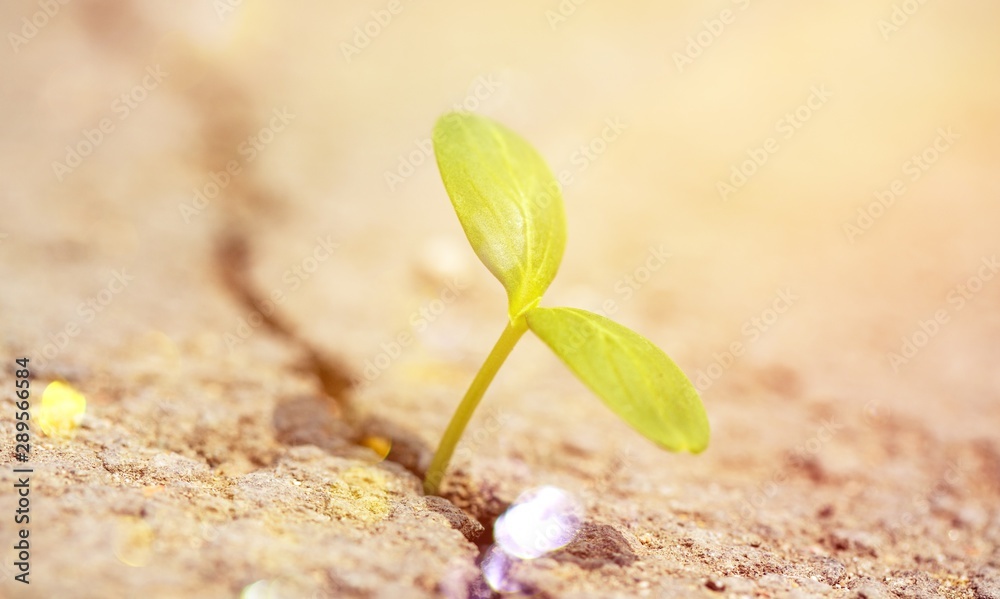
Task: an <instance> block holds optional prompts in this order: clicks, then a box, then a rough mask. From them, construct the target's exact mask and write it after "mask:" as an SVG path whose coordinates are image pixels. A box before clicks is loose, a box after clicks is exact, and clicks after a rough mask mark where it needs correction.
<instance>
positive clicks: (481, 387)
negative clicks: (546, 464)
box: [424, 316, 528, 495]
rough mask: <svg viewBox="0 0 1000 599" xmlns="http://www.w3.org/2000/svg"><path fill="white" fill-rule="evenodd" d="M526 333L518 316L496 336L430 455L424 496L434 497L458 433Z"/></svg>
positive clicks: (526, 324) (459, 437) (458, 435)
mask: <svg viewBox="0 0 1000 599" xmlns="http://www.w3.org/2000/svg"><path fill="white" fill-rule="evenodd" d="M527 330H528V323H527V321H525V319H524V316H518V317H517V318H516V319H515V320H514V321H513V322H508V323H507V326H506V327H505V328H504V330H503V333H501V334H500V338H499V339H497V343H496V345H494V346H493V351H491V352H490V355H489V356H487V357H486V361H485V362H484V363H483V365H482V367H481V368H480V369H479V372H478V373H476V378H474V379H472V384H471V385H469V390H468V391H466V392H465V397H463V398H462V403H460V404H458V409H457V410H455V415H454V416H452V417H451V422H449V423H448V428H447V429H445V431H444V436H442V437H441V443H440V444H439V445H438V448H437V451H436V452H435V453H434V459H432V460H431V465H430V467H429V468H428V469H427V475H426V476H425V477H424V493H426V494H427V495H437V494H438V489H439V488H440V487H441V479H442V478H444V473H445V471H446V470H447V469H448V463H449V462H450V461H451V456H452V454H454V453H455V447H456V446H457V445H458V440H459V439H461V438H462V433H463V432H464V431H465V427H466V425H468V424H469V419H470V418H472V413H473V412H474V411H475V410H476V406H478V405H479V400H481V399H482V398H483V394H484V393H486V388H487V387H489V386H490V383H491V382H493V377H494V376H496V374H497V371H498V370H500V367H501V366H503V363H504V360H506V359H507V356H508V355H510V351H511V350H512V349H514V345H515V344H516V343H517V340H518V339H520V338H521V335H524V332H525V331H527Z"/></svg>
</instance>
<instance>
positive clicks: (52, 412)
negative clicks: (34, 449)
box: [33, 381, 87, 437]
mask: <svg viewBox="0 0 1000 599" xmlns="http://www.w3.org/2000/svg"><path fill="white" fill-rule="evenodd" d="M86 411H87V398H86V397H84V396H83V394H81V393H80V392H79V391H77V390H76V389H74V388H73V387H71V386H69V385H68V384H66V383H62V382H59V381H55V382H52V383H49V385H48V386H47V387H45V391H44V392H42V405H40V406H38V407H37V408H36V409H35V410H34V412H35V413H34V415H33V419H34V421H35V424H36V425H38V428H39V429H40V430H41V431H42V434H44V435H45V436H47V437H60V436H66V435H69V434H70V433H72V432H73V431H74V430H75V429H76V427H77V426H79V425H80V421H81V420H83V414H84V412H86Z"/></svg>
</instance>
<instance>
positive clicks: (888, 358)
mask: <svg viewBox="0 0 1000 599" xmlns="http://www.w3.org/2000/svg"><path fill="white" fill-rule="evenodd" d="M998 18H1000V8H998V7H997V6H996V5H994V4H992V3H987V2H981V1H979V2H977V1H960V2H950V3H945V2H918V1H917V0H885V1H882V2H874V3H873V2H861V1H853V0H852V1H845V2H838V3H807V4H789V3H774V2H758V1H756V0H734V1H716V2H709V3H698V2H674V3H669V4H663V3H657V2H652V1H632V2H602V1H599V0H589V1H584V0H551V1H549V2H518V1H514V2H506V3H492V2H457V1H445V2H420V1H416V0H389V1H386V0H365V1H363V2H352V3H332V4H328V3H318V2H310V3H292V4H286V3H278V2H271V1H267V0H258V1H249V0H246V1H244V0H204V1H201V2H173V3H161V2H153V1H149V2H139V1H116V2H111V1H108V0H72V1H71V2H66V3H61V2H56V1H55V0H53V1H52V2H51V4H47V3H45V2H40V3H34V2H26V1H18V2H5V3H4V5H3V7H2V8H0V22H2V23H3V27H2V30H3V31H4V32H5V33H6V34H7V35H6V36H5V39H6V42H7V46H8V47H7V48H6V49H5V50H4V51H2V52H0V63H2V69H3V73H4V84H3V86H2V91H0V93H2V105H3V107H4V110H3V114H2V116H0V131H2V136H0V155H2V156H3V160H0V181H2V184H0V210H2V215H3V216H2V218H0V274H2V277H3V281H4V284H3V293H2V294H0V312H2V313H3V330H2V333H3V337H2V339H3V344H4V346H5V353H7V354H9V355H11V356H13V355H30V356H32V357H33V358H34V359H36V364H37V366H36V368H37V370H36V373H37V376H40V377H43V378H46V377H47V378H49V379H54V378H60V377H61V378H69V379H75V380H76V381H77V383H78V384H83V386H86V385H87V384H89V385H90V386H91V387H92V388H96V389H100V390H101V391H100V392H98V393H96V396H97V397H96V399H95V401H96V402H97V404H98V405H100V404H101V402H105V403H107V404H111V403H113V402H115V401H119V400H122V398H123V395H122V394H121V393H117V394H116V392H115V391H114V390H115V389H116V388H117V387H116V386H117V385H118V383H115V382H114V381H116V380H119V381H120V380H127V379H130V377H135V376H146V375H148V376H154V375H153V374H149V373H150V372H157V371H163V370H164V369H165V368H167V367H166V366H164V364H170V363H172V362H171V360H173V361H176V360H180V361H181V362H183V361H184V360H185V355H188V356H193V355H195V353H196V352H195V349H193V348H198V350H197V351H198V352H201V353H200V354H198V355H200V356H202V358H200V359H199V360H200V362H199V363H200V364H201V368H202V369H203V372H202V375H203V378H202V379H199V380H202V381H204V380H209V379H212V377H215V379H217V380H218V384H219V385H221V386H223V387H224V386H225V384H226V381H227V380H229V379H232V378H233V377H236V378H239V377H243V376H246V373H247V372H251V371H253V370H254V369H258V368H262V367H267V368H270V367H271V366H270V364H273V363H276V362H278V363H282V364H286V365H292V366H290V367H292V368H294V363H295V362H296V360H297V358H295V357H294V356H292V357H289V355H288V354H286V353H285V351H284V350H283V349H282V347H281V345H280V343H278V342H273V341H269V340H268V339H271V337H270V336H269V335H267V334H266V333H264V334H261V333H260V329H261V327H260V323H259V322H257V324H256V325H255V324H254V322H255V321H254V318H253V317H252V312H253V311H252V310H250V309H248V308H247V306H245V305H241V304H240V303H239V302H238V301H234V299H233V297H232V294H231V293H230V292H228V291H227V289H226V284H225V282H224V279H225V276H224V274H223V275H220V270H221V271H224V270H225V268H226V266H225V264H222V265H220V263H219V260H218V259H217V256H218V248H219V246H220V244H223V245H224V241H225V240H226V239H231V238H232V237H234V236H236V237H239V238H241V239H243V240H244V241H245V242H246V243H247V244H248V247H249V249H250V252H251V256H252V257H251V262H250V265H249V272H250V273H251V276H252V278H253V280H254V282H255V283H254V284H255V285H257V286H258V287H259V289H260V290H261V292H262V294H263V295H264V296H267V297H269V298H270V299H271V301H272V302H273V303H274V304H275V305H276V306H277V309H278V310H279V311H280V313H281V315H282V317H283V318H286V319H287V320H288V322H289V323H290V326H291V327H292V328H294V329H295V330H296V331H297V332H298V333H300V334H301V336H302V337H303V338H304V339H306V340H308V341H309V342H310V343H312V344H314V345H315V346H316V347H318V348H320V349H321V351H323V352H325V353H327V354H329V355H331V356H335V357H337V358H338V359H339V360H340V361H341V362H342V363H343V365H344V366H345V367H346V370H347V372H348V373H349V375H348V376H349V377H350V378H353V379H355V380H357V381H358V382H359V389H358V391H357V392H356V393H354V395H353V397H354V401H356V402H357V404H358V405H359V406H362V408H363V409H364V410H368V411H373V412H376V413H379V414H382V415H384V416H387V417H390V418H395V419H396V420H397V421H399V422H403V423H405V424H406V426H407V427H408V428H409V430H410V431H411V432H414V434H416V435H418V436H419V437H420V438H422V439H424V440H425V441H426V442H427V443H428V444H431V443H433V442H434V440H435V439H436V438H437V435H438V432H439V431H440V430H442V429H443V427H444V425H445V423H446V421H447V418H448V415H449V414H450V411H451V409H452V406H453V405H455V403H456V402H457V401H458V398H459V397H460V394H461V392H462V391H463V390H464V387H465V385H466V384H467V382H468V380H469V379H470V378H471V376H472V374H473V373H474V371H475V368H477V367H478V364H479V363H480V361H481V359H482V357H483V356H484V355H485V354H486V352H487V351H488V349H489V347H490V346H491V344H492V342H493V341H494V340H495V338H496V336H497V335H498V334H499V331H500V330H501V329H502V327H503V318H504V315H505V309H504V302H505V296H504V293H503V291H502V288H501V287H500V285H499V283H497V282H496V281H495V280H493V279H492V278H491V277H490V275H489V273H488V272H487V271H486V269H485V268H483V267H482V266H481V265H480V264H479V263H478V262H477V261H476V259H475V256H474V254H473V253H472V251H471V249H470V248H469V247H468V245H467V243H466V241H465V239H464V237H463V236H462V232H461V229H460V227H459V226H458V222H457V219H456V217H455V216H454V213H453V211H452V208H451V206H450V204H449V202H448V199H447V196H446V195H445V193H444V189H443V187H442V185H441V183H440V179H439V176H438V173H437V169H436V166H435V165H434V161H433V156H432V153H431V149H430V144H429V138H430V131H431V128H432V126H433V124H434V121H435V120H436V119H437V117H438V116H440V115H441V114H443V113H444V112H447V111H449V110H453V109H455V108H456V107H457V108H461V109H464V110H472V111H475V112H478V113H481V114H485V115H488V116H491V117H494V118H496V119H499V120H500V121H502V122H504V123H505V124H507V125H508V126H510V127H511V128H513V129H514V130H516V131H518V132H520V133H521V134H522V135H523V136H524V137H526V138H527V139H528V140H530V141H531V142H532V143H533V144H534V145H535V146H536V147H537V148H538V149H539V151H540V153H541V154H542V155H543V156H544V157H545V159H546V160H547V161H548V163H549V164H550V166H551V167H552V169H553V171H554V172H555V173H556V174H557V177H558V178H559V179H560V181H561V183H562V185H563V190H564V197H565V203H566V211H567V218H568V223H569V243H568V247H567V249H566V254H565V258H564V261H563V265H562V267H561V271H560V274H559V276H558V277H557V279H556V281H555V283H554V284H553V286H552V287H551V289H550V291H549V292H548V294H547V297H546V300H545V304H547V305H571V306H577V307H582V308H587V309H591V310H595V311H603V312H605V313H608V314H609V315H611V316H612V317H613V318H615V319H616V320H619V321H621V322H623V323H625V324H627V325H629V326H631V327H632V328H634V329H636V330H638V331H640V332H641V333H643V334H645V335H646V336H648V337H650V338H651V339H653V340H654V341H655V342H656V343H658V344H659V345H660V346H661V347H663V348H664V349H665V350H666V351H667V353H668V354H670V355H671V356H673V357H674V359H675V360H676V361H677V362H678V363H679V364H680V365H681V366H682V368H684V369H685V371H686V372H688V373H689V375H690V376H691V378H692V379H693V380H695V381H696V384H698V386H699V388H700V389H701V390H702V393H703V397H704V400H705V403H706V406H707V408H708V411H709V414H710V418H711V420H712V424H713V433H714V438H713V446H712V448H711V449H710V450H709V453H708V454H706V455H705V456H704V457H702V458H697V459H696V460H690V459H688V460H682V461H677V462H669V463H670V468H671V469H676V471H677V472H680V473H685V472H686V473H689V474H691V475H692V476H699V477H700V476H704V477H714V478H715V479H717V480H723V481H725V480H726V479H727V477H730V476H732V477H739V476H743V475H745V474H746V472H743V471H740V472H737V471H738V470H740V469H741V468H742V467H743V466H746V465H747V460H750V462H752V461H753V460H752V459H750V458H746V457H745V454H746V453H747V452H748V451H758V450H753V449H748V448H760V449H759V451H761V452H763V453H765V454H766V453H767V452H768V451H769V450H768V449H767V448H771V449H773V451H774V452H775V453H776V454H777V453H780V452H781V451H783V450H784V449H785V448H786V445H791V444H794V443H797V442H800V441H801V438H804V437H807V436H808V435H809V434H810V433H811V431H812V430H813V429H814V427H813V425H812V424H811V422H812V420H810V418H811V416H809V415H810V414H812V415H815V410H814V411H809V410H813V408H815V406H817V405H821V406H823V407H822V409H820V411H821V412H822V413H823V414H825V415H831V414H832V415H834V417H838V416H837V415H838V414H839V415H840V417H843V418H846V419H847V420H848V421H850V420H851V419H852V418H860V417H861V416H860V415H862V414H865V415H868V416H870V415H871V414H873V413H878V414H889V413H891V414H894V415H898V416H900V417H903V418H905V419H906V421H916V422H919V423H922V424H921V426H923V427H925V428H927V429H928V430H930V431H931V432H932V439H933V441H932V442H942V443H944V442H948V441H955V442H964V440H967V439H973V438H978V437H981V436H988V435H992V434H994V433H995V430H996V427H997V426H998V425H1000V407H998V404H997V401H998V399H1000V368H997V364H998V361H1000V310H998V307H1000V276H997V273H998V272H1000V263H998V261H997V257H998V254H1000V242H998V239H1000V237H998V225H1000V177H998V170H997V167H998V163H997V160H998V157H1000V110H998V108H997V107H998V106H1000V84H998V83H997V77H996V73H997V72H1000V71H998V67H1000V37H998V36H997V35H996V25H997V19H998ZM220 240H222V241H220ZM123 272H124V273H127V275H126V276H127V277H131V279H130V280H128V282H127V284H119V283H115V282H114V281H115V280H116V277H118V276H119V275H121V274H122V273H123ZM118 280H119V281H121V277H119V278H118ZM81 306H87V307H84V308H81ZM69 325H74V326H72V327H71V328H67V327H68V326H69ZM72 331H76V332H75V333H74V332H72ZM61 334H64V335H63V336H62V337H60V335H61ZM400 335H403V337H402V338H401V337H400ZM401 339H402V340H401ZM47 348H49V349H48V352H47V353H46V350H47ZM164 348H166V349H164ZM151 356H152V357H151ZM157 356H159V357H157ZM163 356H168V357H166V358H165V357H163ZM170 356H172V357H170ZM178 356H179V357H178ZM151 360H152V361H151ZM157 360H159V361H157ZM264 365H267V366H264ZM189 367H191V368H194V367H195V366H189ZM184 368H187V367H181V370H180V371H181V372H187V371H185V370H184ZM209 371H211V373H212V374H208V372H209ZM144 373H145V374H144ZM213 380H214V379H213ZM154 384H159V383H154ZM268 392H269V391H268V390H267V388H264V393H265V394H266V393H268ZM493 393H495V396H494V400H495V401H496V402H498V405H505V406H507V407H509V408H510V413H511V414H516V416H515V421H514V425H513V426H514V427H515V428H516V427H518V426H521V427H523V428H524V429H525V430H530V431H531V433H530V434H531V435H532V438H534V439H536V440H537V442H538V443H539V444H540V445H539V447H541V449H538V450H537V451H538V453H539V454H540V455H545V454H546V453H547V452H548V451H549V449H546V448H548V447H549V446H548V445H546V443H551V444H556V443H557V441H556V440H558V439H562V438H564V437H566V436H572V435H579V436H580V437H581V438H594V437H596V438H603V436H604V435H608V436H609V438H612V437H614V436H615V435H617V437H616V438H619V439H620V438H628V435H631V434H632V433H631V432H630V431H628V429H627V427H625V425H621V424H620V423H617V422H615V423H613V424H611V423H610V419H608V418H607V416H608V413H607V411H606V410H605V409H604V408H603V406H601V405H600V403H599V402H597V401H596V400H593V399H592V398H590V397H588V396H587V395H586V392H585V391H584V390H583V388H582V387H580V386H578V385H577V383H576V382H574V381H573V379H572V377H571V375H570V374H569V373H568V372H566V371H565V369H564V368H563V367H562V365H561V364H559V363H558V362H557V361H556V360H555V359H552V358H550V357H548V355H547V352H546V350H545V348H544V347H543V346H542V345H541V344H540V343H537V341H535V340H533V339H532V340H529V339H528V338H526V339H525V342H524V343H523V346H522V347H519V348H518V351H517V352H515V355H514V356H512V358H511V360H510V362H509V363H508V365H507V367H506V368H505V369H504V371H503V372H502V373H501V376H500V377H499V379H498V382H497V387H496V389H495V390H494V391H493ZM185 397H186V398H187V401H190V402H191V403H192V404H193V405H197V404H198V402H200V401H202V399H200V396H199V392H198V391H196V390H194V391H190V394H189V395H187V396H185ZM487 399H488V400H489V399H490V396H488V397H487ZM247 401H250V402H251V404H252V402H253V401H254V400H253V399H250V400H247ZM809 406H812V407H809ZM817 409H818V408H817ZM807 422H808V423H809V424H807ZM518 423H520V424H518ZM806 429H808V430H806ZM608 431H611V432H608ZM800 433H801V434H800ZM500 437H502V438H501V439H491V440H490V441H489V442H488V443H487V445H488V446H487V447H486V448H484V449H482V450H481V451H483V452H485V453H486V454H492V455H499V456H504V455H507V454H508V453H509V452H510V451H511V449H510V448H511V447H513V446H515V445H517V444H518V443H523V441H517V442H515V441H514V440H512V439H511V438H510V435H507V434H506V433H504V434H503V435H500ZM593 443H597V444H598V445H600V444H601V443H604V442H603V441H593ZM608 443H611V442H610V441H609V442H608ZM553 446H554V445H553ZM602 447H604V446H603V445H602ZM553 451H554V450H553ZM641 451H642V452H647V451H648V452H651V453H650V454H649V455H650V456H654V457H656V456H659V454H657V453H653V452H652V451H653V450H651V449H650V448H647V447H646V446H642V449H641ZM846 451H847V450H845V452H846ZM529 453H531V452H529ZM643 455H645V454H643ZM836 455H838V454H837V453H836V452H832V453H830V454H828V456H836ZM654 457H650V458H649V459H650V460H652V459H654ZM912 457H913V456H907V457H906V458H905V459H911V458H912ZM642 459H644V458H639V461H640V463H641V462H642ZM826 459H827V460H828V462H829V463H828V464H827V467H828V468H830V469H834V470H836V468H837V463H838V462H837V459H838V458H836V457H827V458H826ZM851 459H853V458H851ZM851 459H848V458H846V457H845V458H843V463H844V464H848V463H854V462H857V461H858V460H856V459H855V460H854V462H852V461H851ZM698 460H702V461H698ZM861 461H863V460H861ZM737 466H739V468H737ZM754 467H757V468H759V469H760V470H761V471H763V470H766V469H767V468H768V465H767V464H766V463H757V464H756V465H754V464H750V466H749V468H750V470H749V471H753V468H754ZM843 467H844V468H845V469H847V468H848V466H843ZM694 473H699V474H694Z"/></svg>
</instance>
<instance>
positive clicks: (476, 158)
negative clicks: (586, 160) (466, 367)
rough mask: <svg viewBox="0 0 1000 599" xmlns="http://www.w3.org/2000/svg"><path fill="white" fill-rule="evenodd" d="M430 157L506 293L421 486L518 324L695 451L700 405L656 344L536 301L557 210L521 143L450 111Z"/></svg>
mask: <svg viewBox="0 0 1000 599" xmlns="http://www.w3.org/2000/svg"><path fill="white" fill-rule="evenodd" d="M434 154H435V156H436V158H437V164H438V169H439V170H440V171H441V179H442V180H443V181H444V187H445V190H447V192H448V196H449V197H450V198H451V203H452V205H453V206H454V207H455V212H456V213H457V214H458V220H459V221H460V222H461V224H462V229H464V230H465V235H466V237H467V238H468V239H469V243H471V244H472V249H473V250H475V252H476V255H477V256H479V259H480V260H481V261H482V262H483V264H485V265H486V268H488V269H489V270H490V272H492V273H493V275H494V276H495V277H496V278H497V279H499V280H500V283H502V284H503V286H504V288H505V289H506V290H507V300H508V304H507V317H508V320H507V326H506V327H505V328H504V330H503V333H501V334H500V339H499V340H497V343H496V345H495V346H494V347H493V351H491V352H490V354H489V356H487V358H486V362H485V363H484V364H483V366H482V368H480V369H479V372H478V373H477V374H476V378H474V379H473V380H472V384H471V385H470V386H469V390H468V391H467V392H466V393H465V397H464V398H463V399H462V403H460V404H459V406H458V409H457V410H456V411H455V415H454V416H452V419H451V422H450V423H449V424H448V428H447V429H446V430H445V433H444V436H443V437H442V438H441V443H440V445H438V449H437V452H436V453H435V454H434V458H433V459H432V460H431V464H430V468H429V469H428V470H427V475H426V477H425V479H424V491H425V492H426V493H427V494H428V495H435V494H437V493H438V489H439V486H440V483H441V479H442V478H443V477H444V473H445V471H446V470H447V468H448V463H449V461H451V456H452V454H453V453H454V451H455V446H456V445H457V444H458V440H459V438H460V437H461V436H462V432H463V431H464V430H465V427H466V425H467V424H468V423H469V419H470V418H471V417H472V413H473V411H474V410H475V409H476V406H477V405H478V404H479V401H480V399H482V397H483V394H484V393H485V392H486V388H487V387H488V386H489V384H490V382H492V381H493V377H494V376H495V375H496V373H497V370H499V369H500V366H501V365H502V364H503V362H504V360H505V359H506V358H507V356H508V355H509V354H510V352H511V350H512V349H514V345H515V344H516V343H517V341H518V339H520V338H521V336H522V335H523V334H524V333H525V331H527V330H528V329H531V330H532V331H533V332H534V333H535V334H536V335H538V337H539V338H541V340H542V341H543V342H545V344H546V345H548V346H549V347H550V348H551V349H552V351H554V352H555V353H556V355H557V356H559V357H560V358H561V359H562V361H563V362H565V363H566V365H567V366H569V368H570V370H572V371H573V372H574V373H575V374H576V375H577V376H578V377H579V378H580V379H581V380H582V381H583V382H584V384H586V386H588V387H589V388H590V389H591V390H592V391H593V392H594V393H596V394H597V395H598V396H599V397H600V398H601V399H603V400H604V402H605V403H606V404H607V405H608V407H610V408H611V410H612V411H613V412H615V413H616V414H617V415H618V416H619V417H620V418H622V419H623V420H624V421H625V422H627V423H628V424H629V425H631V426H632V427H633V428H635V429H636V430H637V431H639V432H640V433H642V434H643V435H644V436H646V437H647V438H648V439H650V440H651V441H653V442H654V443H656V444H657V445H659V446H661V447H663V448H664V449H667V450H670V451H690V452H692V453H699V452H701V451H703V450H704V449H705V447H707V446H708V436H709V432H708V417H707V416H706V414H705V408H704V407H703V406H702V404H701V399H700V398H699V397H698V392H697V391H696V390H695V388H694V385H692V384H691V381H689V380H688V378H687V377H686V376H685V375H684V373H683V372H681V369H680V368H678V367H677V365H676V364H674V362H673V361H672V360H671V359H670V358H669V357H667V355H666V354H665V353H663V351H662V350H660V349H659V348H658V347H656V346H655V345H653V343H652V342H650V341H649V340H648V339H646V338H645V337H643V336H641V335H639V334H638V333H636V332H634V331H632V330H631V329H628V328H626V327H624V326H622V325H620V324H618V323H616V322H614V321H612V320H609V319H607V318H605V317H603V316H600V315H598V314H594V313H592V312H587V311H586V310H578V309H576V308H540V307H538V303H539V302H540V301H541V299H542V294H543V293H545V290H546V289H548V287H549V284H550V283H552V279H553V278H554V277H555V275H556V271H557V270H558V269H559V263H560V261H561V260H562V255H563V249H564V248H565V246H566V216H565V213H564V211H563V201H562V193H561V192H560V190H559V186H558V184H557V183H556V180H555V177H553V176H552V171H550V170H549V167H548V166H547V165H546V164H545V161H544V160H543V159H542V157H541V156H539V154H538V153H537V152H536V151H535V149H534V148H532V147H531V144H529V143H528V142H527V141H526V140H525V139H524V138H522V137H521V136H519V135H518V134H516V133H514V132H513V131H511V130H510V129H508V128H507V127H505V126H503V125H501V124H500V123H498V122H496V121H493V120H491V119H488V118H485V117H482V116H477V115H473V114H467V113H458V112H455V113H449V114H446V115H444V116H443V117H441V118H440V119H439V120H438V122H437V124H436V125H435V126H434Z"/></svg>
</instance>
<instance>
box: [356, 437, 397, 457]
mask: <svg viewBox="0 0 1000 599" xmlns="http://www.w3.org/2000/svg"><path fill="white" fill-rule="evenodd" d="M361 444H362V445H364V446H365V447H367V448H368V449H371V450H372V451H374V452H375V453H376V454H378V457H379V460H384V459H385V458H386V456H388V455H389V451H390V450H391V449H392V439H389V438H387V437H382V436H380V435H367V436H365V437H364V438H363V439H361Z"/></svg>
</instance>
